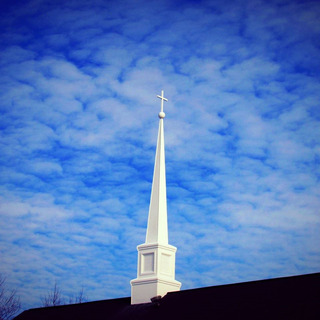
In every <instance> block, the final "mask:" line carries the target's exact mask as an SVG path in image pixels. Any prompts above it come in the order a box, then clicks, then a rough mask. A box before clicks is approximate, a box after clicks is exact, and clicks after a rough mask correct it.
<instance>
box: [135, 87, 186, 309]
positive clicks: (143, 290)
mask: <svg viewBox="0 0 320 320" xmlns="http://www.w3.org/2000/svg"><path fill="white" fill-rule="evenodd" d="M157 97H158V98H160V99H161V109H160V112H159V119H160V120H159V131H158V141H157V150H156V157H155V164H154V172H153V182H152V190H151V198H150V207H149V217H148V227H147V233H146V242H145V243H144V244H141V245H139V246H138V247H137V249H138V272H137V278H136V279H134V280H131V304H138V303H147V302H150V299H151V298H153V297H156V296H164V295H166V294H167V293H168V292H171V291H178V290H180V287H181V283H180V282H178V281H176V280H175V279H174V278H175V254H176V251H177V248H176V247H173V246H171V245H169V244H168V222H167V191H166V168H165V153H164V133H163V119H164V117H165V113H164V112H163V102H164V101H168V99H166V98H165V97H164V95H163V90H162V91H161V96H159V95H158V96H157Z"/></svg>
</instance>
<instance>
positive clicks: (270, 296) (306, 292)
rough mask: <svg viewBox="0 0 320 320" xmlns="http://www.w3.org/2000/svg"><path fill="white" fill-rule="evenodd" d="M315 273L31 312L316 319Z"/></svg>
mask: <svg viewBox="0 0 320 320" xmlns="http://www.w3.org/2000/svg"><path fill="white" fill-rule="evenodd" d="M319 302H320V273H314V274H308V275H301V276H293V277H286V278H276V279H269V280H260V281H251V282H244V283H238V284H229V285H221V286H214V287H205V288H199V289H191V290H182V291H177V292H170V293H168V294H167V295H166V296H164V297H163V298H162V299H160V300H159V301H157V302H152V303H144V304H138V305H130V298H129V297H128V298H120V299H112V300H102V301H94V302H87V303H82V304H73V305H64V306H56V307H47V308H37V309H30V310H27V311H24V312H22V313H21V314H20V315H19V316H17V317H16V318H15V319H16V320H29V319H32V320H38V319H48V320H51V319H59V320H64V319H79V320H82V319H90V320H98V319H104V320H107V319H112V320H113V319H118V320H120V319H139V320H144V319H154V320H157V319H163V320H168V319H201V320H203V319H204V320H206V319H210V320H211V319H215V320H217V319H239V318H241V319H242V318H245V319H255V320H256V319H290V320H292V319H320V303H319Z"/></svg>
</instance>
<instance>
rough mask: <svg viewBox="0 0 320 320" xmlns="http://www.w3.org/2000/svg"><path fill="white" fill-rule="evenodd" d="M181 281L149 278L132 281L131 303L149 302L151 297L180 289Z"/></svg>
mask: <svg viewBox="0 0 320 320" xmlns="http://www.w3.org/2000/svg"><path fill="white" fill-rule="evenodd" d="M180 287H181V283H180V282H178V281H175V280H173V281H167V280H163V279H157V278H154V279H148V280H139V279H135V280H132V281H131V304H139V303H148V302H151V298H153V297H156V296H161V297H163V296H165V295H166V294H167V293H168V292H172V291H179V290H180Z"/></svg>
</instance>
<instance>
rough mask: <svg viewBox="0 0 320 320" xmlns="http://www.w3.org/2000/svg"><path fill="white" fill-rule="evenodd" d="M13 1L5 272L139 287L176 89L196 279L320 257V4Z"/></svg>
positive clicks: (4, 12) (173, 152)
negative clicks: (159, 150) (161, 115)
mask: <svg viewBox="0 0 320 320" xmlns="http://www.w3.org/2000/svg"><path fill="white" fill-rule="evenodd" d="M1 6H2V7H1V11H0V12H1V13H0V30H1V47H0V49H1V50H0V81H1V86H0V113H1V117H0V128H1V132H0V133H1V136H0V143H1V147H0V148H1V156H0V160H1V162H0V181H1V182H0V215H1V218H0V255H1V256H0V258H1V263H0V272H1V273H3V274H5V275H6V276H7V283H8V286H9V287H10V288H16V289H17V290H18V292H19V294H20V296H21V300H22V306H23V308H30V307H37V306H40V304H41V296H42V295H44V294H45V293H47V291H48V290H50V289H51V288H52V287H53V285H54V283H55V282H57V284H58V285H59V286H60V288H61V291H62V292H63V294H64V295H65V296H72V295H75V294H76V293H77V292H78V291H79V290H80V289H81V287H83V288H84V291H85V293H86V295H87V296H88V298H89V300H101V299H109V298H116V297H124V296H129V295H130V283H129V281H130V280H131V279H134V278H135V277H136V264H137V251H136V246H137V245H138V244H141V243H143V242H144V239H145V231H146V224H147V216H148V207H149V199H150V192H151V182H152V173H153V164H154V156H155V147H156V139H157V136H156V135H157V129H158V117H157V114H158V112H159V109H160V101H159V99H157V98H156V95H157V94H160V92H161V90H162V89H163V90H165V96H166V97H167V98H168V99H169V102H168V103H166V104H165V110H164V111H165V112H166V118H165V141H166V164H167V197H168V222H169V242H170V244H172V245H175V246H177V248H178V252H177V262H176V279H177V280H178V281H181V282H182V289H188V288H195V287H202V286H212V285H219V284H226V283H234V282H242V281H250V280H257V279H265V278H273V277H281V276H290V275H296V274H304V273H312V272H319V271H320V247H319V243H320V232H319V228H320V214H319V208H320V197H319V193H320V188H319V185H320V183H319V177H320V170H319V159H320V130H319V125H320V111H319V110H320V108H319V103H320V77H319V75H320V64H319V57H320V41H319V39H320V24H319V18H320V3H319V2H318V1H294V0H290V1H289V0H288V1H282V0H277V1H270V0H268V1H259V0H250V1H240V0H235V1H164V0H157V1H128V0H126V1H119V0H118V1H102V0H100V1H99V0H90V1H84V0H83V1H82V0H78V1H72V0H71V1H54V2H52V1H42V0H34V1H11V2H10V4H2V5H1Z"/></svg>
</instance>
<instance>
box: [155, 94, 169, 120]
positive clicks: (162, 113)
mask: <svg viewBox="0 0 320 320" xmlns="http://www.w3.org/2000/svg"><path fill="white" fill-rule="evenodd" d="M157 98H159V99H161V111H160V113H159V118H160V119H163V118H164V117H165V115H166V114H165V113H164V112H163V101H167V102H168V99H166V98H165V97H164V96H163V90H161V96H159V95H157Z"/></svg>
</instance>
